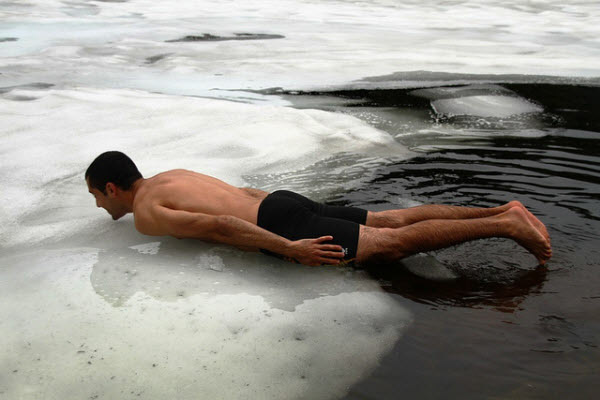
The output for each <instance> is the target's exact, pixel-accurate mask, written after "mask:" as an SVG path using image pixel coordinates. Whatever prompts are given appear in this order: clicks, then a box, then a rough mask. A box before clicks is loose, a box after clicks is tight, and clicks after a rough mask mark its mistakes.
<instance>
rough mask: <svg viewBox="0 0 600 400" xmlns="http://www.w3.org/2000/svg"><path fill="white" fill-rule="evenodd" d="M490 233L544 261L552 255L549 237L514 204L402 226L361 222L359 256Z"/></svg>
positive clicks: (390, 256)
mask: <svg viewBox="0 0 600 400" xmlns="http://www.w3.org/2000/svg"><path fill="white" fill-rule="evenodd" d="M489 237H506V238H510V239H513V240H515V241H516V242H517V243H519V244H520V245H521V246H523V247H524V248H525V249H527V250H528V251H529V252H531V253H532V254H533V255H534V256H535V257H536V258H537V260H538V262H539V263H540V264H542V265H543V264H544V263H545V262H546V261H547V260H548V259H549V258H550V257H551V256H552V249H551V247H550V242H549V240H548V239H546V238H545V237H544V235H543V234H542V233H541V232H540V231H539V230H538V229H537V228H536V227H535V226H534V224H533V223H532V222H531V221H530V220H529V218H528V215H527V213H526V211H525V210H523V209H522V208H520V207H516V206H515V207H511V208H509V209H508V210H506V211H504V212H501V213H499V214H496V215H492V216H489V217H483V218H470V219H430V220H424V221H420V222H415V223H413V224H410V225H407V226H403V227H400V228H372V227H368V226H361V230H360V236H359V241H358V251H357V259H358V261H359V262H369V261H392V260H398V259H401V258H404V257H407V256H410V255H412V254H416V253H419V252H424V251H431V250H437V249H441V248H445V247H449V246H453V245H456V244H460V243H463V242H466V241H470V240H475V239H483V238H489Z"/></svg>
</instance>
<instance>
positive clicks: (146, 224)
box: [85, 151, 552, 265]
mask: <svg viewBox="0 0 600 400" xmlns="http://www.w3.org/2000/svg"><path fill="white" fill-rule="evenodd" d="M85 179H86V182H87V185H88V189H89V191H90V193H91V194H92V195H93V196H94V197H95V198H96V205H97V206H98V207H102V208H104V209H105V210H106V211H108V213H109V214H110V215H111V216H112V218H113V219H114V220H117V219H119V218H121V217H122V216H124V215H125V214H127V213H130V212H133V215H134V220H135V227H136V229H137V230H138V231H139V232H141V233H143V234H146V235H156V236H162V235H170V236H174V237H177V238H195V239H201V240H204V241H209V242H218V243H226V244H229V245H233V246H236V247H238V248H241V249H243V250H247V251H258V250H260V251H262V252H264V253H267V254H271V255H276V256H279V257H281V258H284V259H287V260H290V261H296V262H299V263H302V264H306V265H322V264H339V263H340V262H343V261H344V262H345V261H351V260H356V261H358V262H359V263H367V262H370V261H380V262H381V261H395V260H399V259H401V258H403V257H406V256H409V255H412V254H415V253H419V252H426V251H430V250H436V249H440V248H444V247H448V246H452V245H455V244H459V243H463V242H466V241H469V240H475V239H482V238H489V237H504V238H510V239H513V240H515V241H516V242H517V243H518V244H520V245H521V246H523V247H524V248H525V249H527V250H528V251H529V252H531V253H532V254H533V255H534V256H535V257H536V258H537V261H538V263H539V264H540V265H544V264H545V263H546V261H547V260H548V259H550V257H551V256H552V249H551V246H550V238H549V236H548V232H547V230H546V227H545V226H544V224H543V223H542V222H541V221H540V220H538V219H537V218H536V217H535V216H534V215H533V214H531V213H530V212H529V211H528V210H527V209H526V208H525V207H524V206H523V205H522V204H521V203H520V202H518V201H511V202H510V203H507V204H505V205H502V206H500V207H494V208H470V207H456V206H443V205H423V206H418V207H412V208H407V209H398V210H388V211H380V212H371V211H366V210H362V209H359V208H354V207H335V206H327V205H324V204H319V203H315V202H313V201H311V200H309V199H307V198H305V197H303V196H301V195H299V194H296V193H293V192H288V191H281V190H280V191H276V192H273V193H271V194H269V193H267V192H264V191H262V190H257V189H248V188H237V187H234V186H231V185H228V184H227V183H225V182H223V181H220V180H218V179H216V178H213V177H210V176H207V175H202V174H199V173H196V172H192V171H187V170H183V169H178V170H172V171H167V172H163V173H160V174H158V175H156V176H153V177H151V178H147V179H144V178H143V177H142V175H141V174H140V172H139V171H138V169H137V167H136V166H135V164H134V163H133V161H131V159H130V158H129V157H127V156H126V155H125V154H123V153H120V152H116V151H111V152H106V153H103V154H101V155H100V156H98V157H97V158H96V159H95V160H94V161H93V162H92V164H91V165H90V166H89V168H88V169H87V171H86V173H85Z"/></svg>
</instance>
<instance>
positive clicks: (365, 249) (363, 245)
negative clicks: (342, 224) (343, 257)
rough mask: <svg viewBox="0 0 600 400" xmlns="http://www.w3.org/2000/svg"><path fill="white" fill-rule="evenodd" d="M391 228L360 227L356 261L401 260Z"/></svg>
mask: <svg viewBox="0 0 600 400" xmlns="http://www.w3.org/2000/svg"><path fill="white" fill-rule="evenodd" d="M395 236H396V235H395V232H394V229H391V228H374V227H370V226H361V227H360V231H359V236H358V246H357V252H356V259H357V261H358V262H360V263H370V262H381V261H391V260H396V259H399V258H401V257H402V256H401V254H400V252H399V248H398V247H399V246H397V243H395V240H394V239H395Z"/></svg>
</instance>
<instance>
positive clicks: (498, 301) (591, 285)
mask: <svg viewBox="0 0 600 400" xmlns="http://www.w3.org/2000/svg"><path fill="white" fill-rule="evenodd" d="M501 86H502V87H503V88H505V89H509V90H510V91H512V92H513V93H515V95H518V96H520V97H522V98H526V99H529V100H530V101H532V102H534V103H536V104H538V105H540V106H541V107H543V112H537V113H530V114H528V115H521V116H518V117H511V118H495V117H483V118H481V117H472V116H459V117H456V116H455V117H448V116H444V115H438V114H436V113H435V112H434V111H433V109H432V108H431V107H430V103H429V101H428V100H426V99H422V98H417V97H415V96H412V95H411V94H410V91H409V90H374V91H365V90H357V91H343V92H328V93H322V92H321V93H304V94H298V96H290V97H289V98H290V99H292V101H295V102H296V104H300V106H302V105H303V104H304V105H306V104H307V103H310V101H309V100H307V99H310V98H311V97H312V98H313V99H317V100H313V104H314V102H317V103H319V101H320V104H326V103H327V99H331V98H332V97H335V98H338V99H340V98H342V99H347V100H351V102H349V105H346V106H344V107H340V106H330V107H328V106H322V108H324V109H328V110H332V109H334V110H336V111H338V112H345V113H350V114H352V115H355V116H358V117H359V118H362V119H364V120H366V121H367V122H369V123H371V124H373V125H375V126H377V127H378V128H380V129H384V130H386V131H388V132H389V133H390V134H391V135H393V136H394V137H396V139H397V140H398V141H400V142H401V143H403V144H405V145H406V146H408V147H409V148H410V149H411V150H413V151H416V152H417V153H418V154H417V156H416V157H414V158H411V159H408V160H403V161H398V162H393V163H389V164H387V165H384V166H379V167H377V169H376V170H375V173H374V176H373V177H372V178H370V179H369V180H368V181H367V182H364V183H363V184H362V185H361V186H360V187H358V188H356V189H355V190H352V191H342V192H340V193H339V194H337V195H336V196H335V197H334V198H333V199H331V201H330V202H331V203H333V204H348V205H355V206H362V207H366V208H370V209H383V208H394V207H397V205H394V204H391V203H390V200H389V199H391V198H403V199H406V198H408V199H412V200H416V201H419V202H422V203H429V204H431V203H442V204H453V205H463V206H484V207H487V206H495V205H499V204H503V203H505V202H507V201H510V200H512V199H518V200H520V201H521V202H523V203H524V204H525V205H526V206H527V207H528V208H529V209H530V210H531V211H532V212H533V213H535V214H536V215H537V216H538V217H539V218H540V219H541V220H542V221H543V222H544V223H545V224H546V225H547V227H548V230H549V232H550V235H551V238H552V244H553V252H554V256H553V258H552V259H551V260H550V262H549V263H548V265H547V268H542V267H536V262H535V259H534V258H533V257H532V256H531V255H529V254H528V253H527V252H526V251H525V250H523V249H522V248H520V247H519V246H518V245H516V244H514V243H512V242H510V241H508V240H502V239H491V240H482V241H476V242H471V243H468V244H464V245H461V246H456V247H452V248H449V249H445V250H442V251H438V252H436V253H434V255H435V257H436V258H437V259H438V260H439V261H440V262H442V263H443V264H444V265H445V266H446V267H447V268H449V269H451V270H452V271H454V272H455V273H456V274H457V275H458V276H459V278H458V279H455V280H451V281H444V282H436V281H431V280H427V279H424V278H420V277H418V276H415V275H413V274H411V273H410V272H408V271H407V270H406V269H405V268H401V267H398V266H389V265H385V266H379V267H374V268H372V269H370V270H369V272H370V274H371V275H372V276H373V277H374V278H375V279H378V280H379V282H380V283H381V285H382V287H383V288H384V289H385V290H386V291H388V292H389V293H390V295H391V296H393V297H394V298H395V299H397V301H399V302H401V303H403V304H404V305H405V306H406V307H407V308H409V309H410V310H411V311H412V312H413V313H414V316H415V322H414V324H413V325H412V326H411V327H410V328H409V329H408V330H407V332H406V333H405V335H404V336H403V338H402V339H401V340H400V341H399V342H398V343H397V345H396V347H395V349H394V350H393V351H392V352H391V353H390V354H389V355H387V356H386V357H385V358H384V359H383V360H382V363H381V366H380V367H379V368H378V369H377V370H376V371H375V372H374V373H373V374H372V375H371V376H369V377H365V379H364V380H363V381H362V382H361V383H359V384H357V385H355V386H354V387H353V388H351V390H350V393H349V395H348V396H347V399H396V398H418V399H424V398H426V399H429V398H431V399H446V398H467V399H471V398H472V399H481V398H488V399H523V398H571V399H573V398H574V399H591V398H596V396H597V391H598V390H600V348H599V346H600V240H599V236H598V232H599V231H600V88H598V87H593V86H589V87H587V86H570V85H551V84H503V85H501ZM318 99H321V100H318ZM419 132H420V133H419Z"/></svg>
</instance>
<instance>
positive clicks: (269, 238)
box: [210, 215, 292, 255]
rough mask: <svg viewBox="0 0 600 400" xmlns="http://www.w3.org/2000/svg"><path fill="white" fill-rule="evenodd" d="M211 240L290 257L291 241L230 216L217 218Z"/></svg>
mask: <svg viewBox="0 0 600 400" xmlns="http://www.w3.org/2000/svg"><path fill="white" fill-rule="evenodd" d="M210 239H211V240H213V241H215V242H219V243H225V244H230V245H233V246H238V247H254V248H261V249H265V250H269V251H272V252H274V253H277V254H281V255H289V254H288V253H289V251H290V250H291V247H290V245H291V243H292V242H291V241H290V240H288V239H286V238H284V237H282V236H279V235H277V234H275V233H272V232H269V231H267V230H265V229H263V228H261V227H259V226H257V225H254V224H252V223H250V222H248V221H245V220H243V219H240V218H237V217H233V216H230V215H222V216H219V217H217V224H216V226H215V229H214V230H213V232H212V233H211V235H210Z"/></svg>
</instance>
